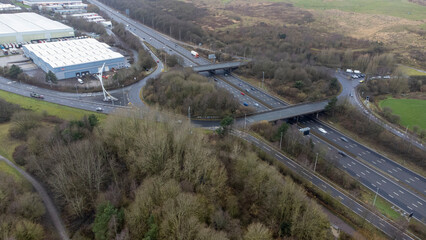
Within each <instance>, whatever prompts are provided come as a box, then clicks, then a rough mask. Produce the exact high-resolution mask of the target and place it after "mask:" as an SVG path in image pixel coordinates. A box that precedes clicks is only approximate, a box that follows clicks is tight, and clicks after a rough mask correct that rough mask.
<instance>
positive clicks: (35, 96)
mask: <svg viewBox="0 0 426 240" xmlns="http://www.w3.org/2000/svg"><path fill="white" fill-rule="evenodd" d="M30 96H31V97H33V98H40V99H44V96H43V95H40V94H38V93H35V92H32V93H30Z"/></svg>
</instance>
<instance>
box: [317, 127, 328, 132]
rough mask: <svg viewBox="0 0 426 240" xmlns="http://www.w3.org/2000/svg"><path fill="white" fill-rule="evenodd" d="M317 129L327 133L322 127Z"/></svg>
mask: <svg viewBox="0 0 426 240" xmlns="http://www.w3.org/2000/svg"><path fill="white" fill-rule="evenodd" d="M318 131H320V132H322V133H327V131H325V130H324V128H318Z"/></svg>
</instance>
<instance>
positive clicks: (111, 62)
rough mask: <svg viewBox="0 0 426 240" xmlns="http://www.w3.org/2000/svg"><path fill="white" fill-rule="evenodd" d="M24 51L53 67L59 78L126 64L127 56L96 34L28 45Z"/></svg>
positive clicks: (47, 68)
mask: <svg viewBox="0 0 426 240" xmlns="http://www.w3.org/2000/svg"><path fill="white" fill-rule="evenodd" d="M23 49H24V54H25V56H27V57H28V58H30V59H32V60H33V61H34V63H35V64H36V65H37V66H39V67H40V68H41V69H43V71H45V72H46V73H47V72H49V71H52V72H53V73H55V75H56V77H57V78H58V79H67V78H73V77H80V76H84V75H89V74H94V73H98V71H99V69H100V68H101V67H102V65H103V64H104V63H105V71H108V70H110V69H112V68H114V69H120V68H123V67H125V66H126V59H125V57H124V56H123V55H121V54H120V53H117V52H114V51H112V50H111V49H110V46H108V45H107V44H105V43H101V42H99V41H97V40H96V39H93V38H87V39H78V40H69V41H59V42H50V43H38V44H29V45H24V46H23Z"/></svg>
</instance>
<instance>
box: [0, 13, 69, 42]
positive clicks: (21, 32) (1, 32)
mask: <svg viewBox="0 0 426 240" xmlns="http://www.w3.org/2000/svg"><path fill="white" fill-rule="evenodd" d="M65 37H74V29H73V28H72V27H68V26H67V25H64V24H62V23H60V22H56V21H53V20H50V19H48V18H45V17H43V16H40V15H38V14H36V13H32V12H25V13H15V14H0V44H4V43H14V42H16V43H17V42H30V41H32V40H41V39H47V40H50V39H51V38H65Z"/></svg>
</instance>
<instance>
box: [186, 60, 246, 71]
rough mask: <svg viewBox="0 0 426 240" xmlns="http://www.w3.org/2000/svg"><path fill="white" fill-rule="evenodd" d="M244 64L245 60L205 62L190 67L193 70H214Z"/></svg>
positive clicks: (237, 66)
mask: <svg viewBox="0 0 426 240" xmlns="http://www.w3.org/2000/svg"><path fill="white" fill-rule="evenodd" d="M245 64H247V62H226V63H217V64H207V65H199V66H194V67H192V70H194V72H214V71H216V70H225V71H231V70H233V69H237V68H239V67H240V66H243V65H245Z"/></svg>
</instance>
